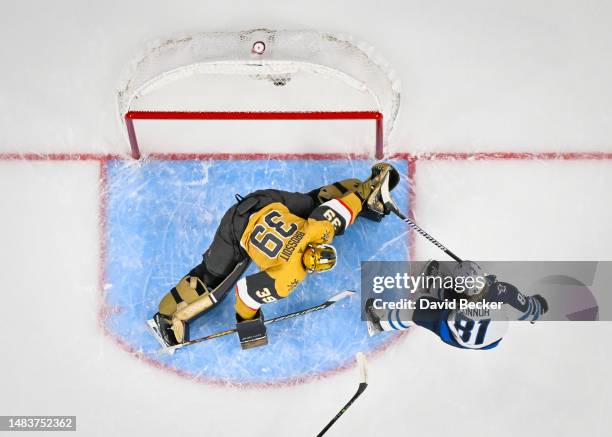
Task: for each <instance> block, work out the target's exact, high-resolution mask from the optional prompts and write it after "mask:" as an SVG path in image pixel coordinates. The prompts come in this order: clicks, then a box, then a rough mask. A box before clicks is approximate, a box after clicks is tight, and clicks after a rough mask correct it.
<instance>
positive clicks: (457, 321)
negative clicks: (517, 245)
mask: <svg viewBox="0 0 612 437" xmlns="http://www.w3.org/2000/svg"><path fill="white" fill-rule="evenodd" d="M445 270H446V269H445V267H444V266H443V265H441V264H440V263H439V262H438V261H430V262H429V263H428V264H427V265H426V266H425V268H424V271H423V275H425V276H429V277H435V276H445V275H450V276H451V277H454V278H457V277H463V278H466V277H472V278H484V281H469V282H470V284H473V286H472V287H464V289H463V290H462V292H461V293H457V292H456V291H455V290H453V289H449V288H443V287H438V288H433V287H432V288H421V289H420V290H418V291H417V294H416V295H415V298H416V301H417V305H416V308H415V309H414V310H383V309H377V308H376V305H375V302H374V299H372V298H371V299H368V300H367V301H366V304H365V314H366V318H367V320H366V322H367V325H368V332H369V333H370V335H374V334H376V333H378V332H382V331H396V330H405V329H408V328H410V327H411V326H414V325H417V326H421V327H424V328H426V329H428V330H430V331H431V332H433V333H434V334H436V335H437V336H438V337H439V338H440V339H441V340H442V341H444V342H445V343H447V344H449V345H451V346H454V347H458V348H462V349H492V348H494V347H496V346H497V345H498V344H499V343H500V341H501V340H502V338H503V336H504V334H505V332H506V330H507V326H508V321H511V320H525V321H531V322H533V321H536V320H538V319H539V318H540V316H541V315H543V314H544V313H546V312H547V311H548V304H547V302H546V300H545V299H544V298H543V297H542V296H540V295H538V294H536V295H534V296H527V295H525V294H523V293H521V292H520V291H519V290H518V289H517V288H516V287H515V286H513V285H512V284H509V283H507V282H500V281H498V280H497V278H496V277H495V276H494V275H487V274H485V273H484V272H483V270H482V268H481V267H480V266H479V265H478V264H476V263H475V262H473V261H463V262H461V263H457V264H456V265H455V266H454V268H453V269H452V270H453V271H452V272H449V271H445ZM422 299H425V300H427V302H425V303H423V302H419V301H420V300H422ZM458 299H464V300H466V301H469V302H471V303H480V306H481V307H482V306H484V307H487V306H488V305H486V304H487V303H489V304H491V303H496V304H495V305H489V306H491V307H496V308H497V309H487V310H484V311H482V310H473V309H444V306H443V305H435V303H440V302H444V301H446V302H448V301H453V300H454V301H457V300H458ZM431 303H434V304H433V305H432V304H431ZM440 307H441V308H440ZM424 308H425V309H424Z"/></svg>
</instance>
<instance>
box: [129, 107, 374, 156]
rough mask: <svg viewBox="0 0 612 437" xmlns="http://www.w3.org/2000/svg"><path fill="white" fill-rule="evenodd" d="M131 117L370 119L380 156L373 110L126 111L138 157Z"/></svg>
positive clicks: (149, 118) (140, 118) (130, 134)
mask: <svg viewBox="0 0 612 437" xmlns="http://www.w3.org/2000/svg"><path fill="white" fill-rule="evenodd" d="M134 120H374V122H375V128H376V132H375V145H376V150H375V156H376V158H377V159H381V158H382V157H383V154H384V151H383V115H382V113H381V112H377V111H317V112H314V111H313V112H274V111H270V112H227V111H213V112H192V111H129V112H127V113H126V114H125V125H126V127H127V131H128V138H129V140H130V147H131V148H132V158H134V159H139V158H140V156H141V153H140V148H139V145H138V139H137V137H136V130H135V129H134Z"/></svg>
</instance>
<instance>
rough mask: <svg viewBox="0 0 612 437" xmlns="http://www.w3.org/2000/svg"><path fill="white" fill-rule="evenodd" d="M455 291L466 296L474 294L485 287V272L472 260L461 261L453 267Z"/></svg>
mask: <svg viewBox="0 0 612 437" xmlns="http://www.w3.org/2000/svg"><path fill="white" fill-rule="evenodd" d="M453 278H454V281H455V291H456V292H457V293H459V294H465V295H466V296H476V295H478V294H480V293H482V292H483V291H484V290H485V289H486V287H487V279H486V273H485V272H484V271H483V270H482V267H480V266H479V265H478V264H476V263H475V262H474V261H462V262H459V263H457V264H456V265H455V267H454V268H453Z"/></svg>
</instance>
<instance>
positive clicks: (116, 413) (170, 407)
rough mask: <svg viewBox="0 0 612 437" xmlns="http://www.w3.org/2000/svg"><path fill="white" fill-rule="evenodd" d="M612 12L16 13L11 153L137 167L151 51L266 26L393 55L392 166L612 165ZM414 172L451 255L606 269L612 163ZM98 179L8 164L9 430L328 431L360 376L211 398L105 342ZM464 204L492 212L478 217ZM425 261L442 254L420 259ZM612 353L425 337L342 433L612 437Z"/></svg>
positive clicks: (119, 5)
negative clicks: (573, 158)
mask: <svg viewBox="0 0 612 437" xmlns="http://www.w3.org/2000/svg"><path fill="white" fill-rule="evenodd" d="M611 11H612V6H610V3H608V2H603V1H592V2H588V3H585V2H573V1H561V2H552V1H541V2H537V3H534V2H531V1H516V2H512V3H505V4H502V3H498V2H487V1H468V2H463V3H461V5H458V4H457V3H455V2H450V1H440V2H417V1H388V2H384V3H378V4H376V3H372V2H365V1H364V2H361V1H353V2H345V1H342V2H334V3H332V2H323V1H309V2H303V3H300V4H298V3H294V2H291V3H282V4H281V3H279V2H273V1H265V0H261V1H258V2H256V4H254V3H253V2H246V1H238V2H233V4H232V6H231V7H229V6H225V5H223V4H222V3H220V2H211V1H184V2H176V3H175V4H173V5H172V6H171V5H170V4H169V3H161V2H152V1H134V2H118V1H116V2H98V3H96V4H93V3H90V2H77V1H60V2H53V3H51V2H35V1H20V2H6V3H3V4H2V6H0V12H1V14H0V16H1V18H0V23H1V24H2V25H1V26H0V35H1V37H2V40H3V44H2V49H0V59H1V62H2V67H3V68H2V71H3V74H2V80H1V81H0V96H1V99H2V103H3V104H2V107H1V108H0V132H1V135H0V151H2V152H28V151H35V152H41V153H48V152H113V153H125V152H126V145H125V143H123V141H122V138H121V136H120V132H119V131H118V130H117V129H116V125H115V117H116V114H115V112H114V111H115V102H114V91H115V87H116V85H117V83H116V80H117V78H118V74H119V72H120V71H121V69H122V68H123V67H124V64H125V62H127V61H128V60H129V59H131V57H132V56H133V55H134V53H136V52H138V51H139V50H140V48H141V44H142V43H143V42H144V41H147V40H150V39H153V38H157V37H160V36H164V35H167V34H172V33H175V32H177V31H178V32H183V31H200V30H233V29H235V30H239V29H245V28H252V27H261V26H267V27H272V28H274V27H279V28H280V27H286V28H304V27H314V28H318V29H322V30H329V31H344V32H346V33H350V34H353V35H356V36H358V37H359V38H360V39H363V40H366V41H368V42H370V43H372V44H373V45H375V46H376V47H377V48H378V49H380V51H381V52H382V53H383V54H384V55H385V56H386V58H387V59H389V61H390V62H391V64H392V65H393V66H394V67H395V68H396V70H397V71H398V72H399V73H400V76H401V79H402V82H403V89H404V94H403V97H404V100H403V107H402V113H401V116H400V119H399V122H398V128H397V132H396V135H395V137H394V138H393V141H392V144H391V148H392V149H394V150H407V148H408V147H409V146H410V150H411V151H415V150H417V151H431V150H460V151H471V150H478V151H486V150H495V151H497V150H505V151H506V150H514V151H517V150H529V151H537V150H548V151H550V150H554V151H560V150H589V151H590V150H607V151H610V150H611V147H610V146H611V142H610V138H611V137H612V123H611V121H612V117H611V115H610V114H611V108H610V102H612V87H610V82H609V77H608V76H609V71H610V67H611V66H612V65H611V63H612V61H611V58H610V56H609V53H610V52H611V49H612V37H611V30H610V26H609V16H610V12H611ZM443 170H444V172H442V171H443ZM417 171H418V173H417V189H418V193H417V194H418V200H417V202H418V203H417V206H416V214H417V218H418V220H419V223H421V224H422V225H423V227H425V228H426V229H427V230H429V231H431V232H432V233H433V234H434V235H435V236H436V237H439V238H440V239H441V240H442V241H444V243H445V244H447V245H448V246H449V247H451V248H452V249H453V250H456V251H457V252H460V253H469V254H470V255H471V256H478V257H482V258H489V259H493V258H498V257H499V258H501V257H503V258H506V259H517V258H519V257H521V258H524V257H527V258H528V259H610V250H609V248H610V243H611V237H610V235H611V234H610V231H609V224H610V222H611V220H610V215H611V207H610V203H609V200H608V199H609V197H610V194H609V193H610V188H612V183H611V182H612V181H611V180H610V179H611V177H610V174H611V173H612V172H611V169H610V163H609V162H582V161H581V162H571V163H558V162H555V163H551V162H545V163H540V162H537V163H536V162H533V163H532V162H530V163H525V162H504V163H498V162H495V163H490V162H482V163H458V162H431V163H420V164H419V167H418V170H417ZM98 177H99V173H98V164H97V163H95V162H66V163H64V162H0V186H1V187H2V188H1V194H2V195H1V196H0V211H2V214H0V241H1V242H2V244H1V246H0V272H2V276H3V284H4V285H3V286H2V291H1V297H2V302H3V304H2V307H3V311H2V314H3V326H4V329H3V331H2V333H1V334H0V335H1V336H2V349H1V350H2V352H1V353H0V387H1V391H2V394H1V395H0V414H73V415H77V416H78V426H79V431H78V433H77V435H87V436H90V435H92V436H108V435H136V434H138V435H150V436H169V435H177V436H178V435H210V436H225V435H228V436H229V435H238V433H239V432H248V433H249V435H254V436H258V435H275V436H276V435H278V436H288V435H314V434H316V432H317V431H318V430H319V429H320V428H321V427H322V426H323V425H324V424H325V423H326V421H327V420H328V419H329V418H331V417H332V416H333V415H334V414H335V412H336V411H337V409H338V407H339V406H340V405H341V404H343V403H344V402H345V401H346V400H347V399H348V397H350V395H351V394H352V392H353V390H354V389H355V388H356V381H357V375H356V374H354V372H351V371H348V372H344V373H342V374H340V375H337V376H333V377H331V378H328V379H325V380H323V381H319V382H313V383H310V384H305V385H301V386H297V387H290V388H282V389H273V390H261V389H258V390H252V389H246V390H245V389H242V390H239V389H227V388H216V387H211V386H207V385H202V384H198V383H192V382H190V381H188V380H185V379H182V378H180V377H177V376H174V375H171V374H168V373H167V372H164V371H160V370H158V369H155V368H153V367H150V366H148V365H146V364H145V363H141V362H139V361H137V360H136V359H134V358H133V357H131V356H129V355H128V354H127V353H126V352H124V351H122V350H120V349H119V348H118V347H117V346H116V345H115V344H114V343H113V342H112V341H110V340H109V339H108V338H107V337H105V336H104V335H103V334H102V332H101V331H100V329H99V328H98V326H97V322H96V320H97V311H98V303H99V301H98V299H99V292H98V284H97V281H98V268H99V266H98V263H99V252H98V249H99V248H98V231H99V229H98V220H99V217H98V198H97V195H98ZM468 199H470V200H472V201H476V200H488V201H491V203H488V204H485V205H484V206H483V209H482V210H478V209H476V210H474V211H472V212H469V211H466V205H468V204H469V202H468ZM457 211H460V212H462V213H457ZM577 224H579V225H580V229H576V226H577ZM502 229H503V231H502ZM534 242H535V243H534ZM417 254H418V255H422V256H428V255H432V256H433V255H436V256H437V255H438V254H437V253H435V252H431V248H430V247H429V246H427V244H426V243H425V242H423V241H421V240H417ZM611 335H612V327H611V326H610V324H607V323H605V324H604V323H599V324H597V325H588V324H580V325H576V324H571V325H563V326H555V325H552V324H539V325H535V326H526V325H525V326H524V325H519V326H516V327H513V329H512V332H511V334H509V335H508V336H507V338H506V339H505V340H504V342H503V343H502V344H501V345H500V347H499V348H498V349H496V350H493V351H489V352H487V353H464V352H463V351H459V350H455V349H451V348H449V347H448V346H445V345H444V344H442V343H441V342H439V341H438V340H436V339H435V338H433V337H432V336H431V335H430V334H429V333H427V332H424V331H417V330H415V332H414V333H412V334H410V335H408V336H406V337H405V338H404V339H403V340H402V341H401V342H400V343H399V344H397V345H396V346H394V347H393V348H391V349H390V350H389V351H388V352H387V353H385V354H384V355H382V356H380V357H378V358H377V359H374V360H371V362H370V363H369V365H370V372H369V376H370V387H369V388H368V390H367V391H366V393H365V394H364V395H363V397H362V398H361V399H359V401H358V402H357V403H355V404H354V405H353V407H351V409H350V410H349V412H348V413H347V414H346V415H345V416H344V417H343V418H342V419H340V421H339V422H338V423H337V424H336V426H335V427H334V428H333V429H332V430H331V431H330V433H329V435H330V436H332V435H337V436H348V435H366V434H367V435H376V436H378V435H410V436H419V437H420V436H424V435H427V436H438V435H440V436H441V435H449V434H452V435H461V436H470V437H471V436H489V435H497V436H516V435H521V436H522V435H525V436H536V435H537V436H543V435H546V436H549V435H550V436H552V435H555V436H575V435H589V436H604V435H608V433H609V429H610V427H611V425H612V419H611V418H610V415H609V411H610V409H611V408H612V396H611V392H612V384H611V382H610V378H609V375H608V369H609V356H610V352H611V347H610V341H609V339H610V336H611ZM67 337H68V338H76V339H77V340H76V341H70V342H64V341H63V340H64V339H65V338H67ZM441 414H445V416H444V417H441Z"/></svg>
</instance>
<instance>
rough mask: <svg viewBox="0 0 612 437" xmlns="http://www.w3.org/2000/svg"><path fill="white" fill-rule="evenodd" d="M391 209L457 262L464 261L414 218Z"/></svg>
mask: <svg viewBox="0 0 612 437" xmlns="http://www.w3.org/2000/svg"><path fill="white" fill-rule="evenodd" d="M391 211H392V212H393V213H394V214H395V215H396V216H398V217H399V218H400V219H401V220H402V221H404V222H406V223H408V226H410V227H411V228H412V229H414V230H415V231H416V232H418V233H419V234H421V235H422V236H423V237H425V238H426V239H427V240H429V241H430V242H431V243H433V244H434V245H435V246H436V247H437V248H438V249H440V250H442V251H443V252H444V253H445V254H447V255H448V256H450V257H451V258H452V259H454V260H455V261H457V262H463V260H462V259H461V258H459V257H458V256H457V255H455V254H454V253H453V252H451V251H450V250H449V249H448V248H447V247H446V246H444V245H443V244H442V243H440V242H439V241H438V240H436V239H435V238H434V237H432V236H431V235H429V234H428V233H427V232H426V231H425V230H424V229H423V228H421V227H420V226H419V225H417V224H416V223H415V222H413V221H412V220H410V219H409V218H408V217H406V216H405V215H404V214H402V213H401V212H399V211H398V210H397V209H396V208H391Z"/></svg>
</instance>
